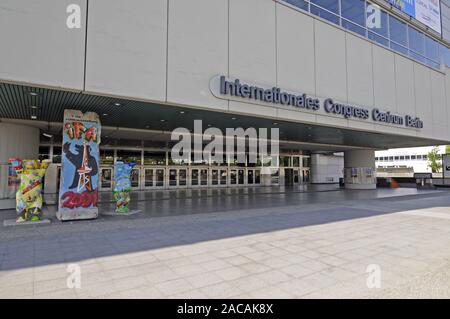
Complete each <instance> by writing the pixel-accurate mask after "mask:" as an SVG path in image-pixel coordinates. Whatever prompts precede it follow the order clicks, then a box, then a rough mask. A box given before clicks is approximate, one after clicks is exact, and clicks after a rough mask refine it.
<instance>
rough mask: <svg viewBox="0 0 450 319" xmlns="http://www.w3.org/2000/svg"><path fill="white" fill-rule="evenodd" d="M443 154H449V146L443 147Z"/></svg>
mask: <svg viewBox="0 0 450 319" xmlns="http://www.w3.org/2000/svg"><path fill="white" fill-rule="evenodd" d="M445 154H450V145H446V146H445Z"/></svg>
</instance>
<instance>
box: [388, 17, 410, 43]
mask: <svg viewBox="0 0 450 319" xmlns="http://www.w3.org/2000/svg"><path fill="white" fill-rule="evenodd" d="M389 30H390V37H391V41H394V42H396V43H398V44H401V45H403V46H406V45H407V38H406V34H407V32H406V23H404V22H401V21H400V20H398V19H397V18H395V17H393V16H389Z"/></svg>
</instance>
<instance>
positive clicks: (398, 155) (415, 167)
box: [375, 145, 446, 177]
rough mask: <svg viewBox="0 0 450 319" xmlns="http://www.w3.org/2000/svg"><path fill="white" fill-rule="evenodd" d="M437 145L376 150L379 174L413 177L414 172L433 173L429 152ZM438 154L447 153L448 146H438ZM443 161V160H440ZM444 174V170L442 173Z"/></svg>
mask: <svg viewBox="0 0 450 319" xmlns="http://www.w3.org/2000/svg"><path fill="white" fill-rule="evenodd" d="M434 148H435V146H427V147H411V148H398V149H393V150H385V151H376V152H375V163H376V166H377V169H378V170H379V173H378V175H383V173H386V175H388V174H389V175H390V177H395V176H396V175H399V174H403V176H405V177H412V176H413V174H414V173H431V172H432V170H431V167H430V165H429V164H430V162H429V160H428V154H429V153H430V152H431V151H432V150H433V149H434ZM437 150H438V154H439V155H441V156H442V155H444V154H446V146H445V145H444V146H438V147H437ZM439 162H440V163H442V160H440V161H439ZM440 175H442V172H441V173H440Z"/></svg>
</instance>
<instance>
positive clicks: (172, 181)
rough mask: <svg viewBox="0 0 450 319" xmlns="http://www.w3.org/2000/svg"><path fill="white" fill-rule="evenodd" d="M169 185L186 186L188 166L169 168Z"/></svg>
mask: <svg viewBox="0 0 450 319" xmlns="http://www.w3.org/2000/svg"><path fill="white" fill-rule="evenodd" d="M168 171H169V187H170V188H176V187H179V188H180V187H181V188H183V187H186V186H187V168H169V169H168Z"/></svg>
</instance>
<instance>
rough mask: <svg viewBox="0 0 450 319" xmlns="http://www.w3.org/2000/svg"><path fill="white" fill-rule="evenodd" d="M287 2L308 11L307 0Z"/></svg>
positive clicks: (289, 0) (288, 0)
mask: <svg viewBox="0 0 450 319" xmlns="http://www.w3.org/2000/svg"><path fill="white" fill-rule="evenodd" d="M286 2H287V3H289V4H292V5H293V6H295V7H297V8H300V9H303V10H306V11H308V2H306V1H305V0H286Z"/></svg>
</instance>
